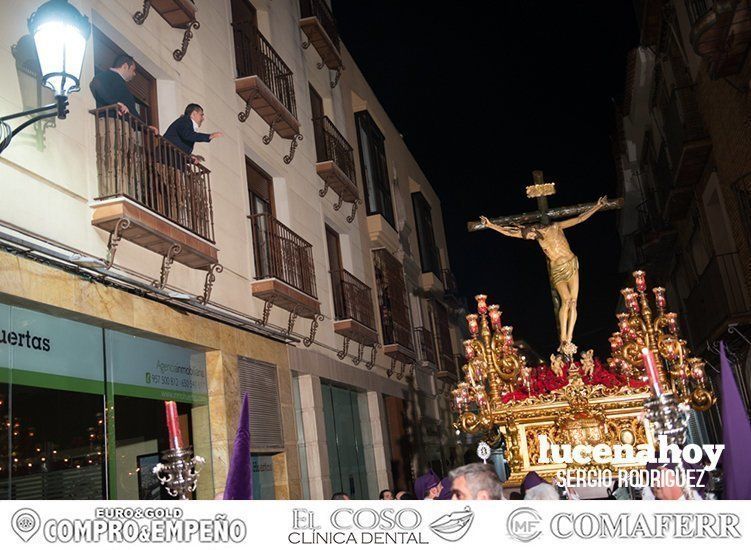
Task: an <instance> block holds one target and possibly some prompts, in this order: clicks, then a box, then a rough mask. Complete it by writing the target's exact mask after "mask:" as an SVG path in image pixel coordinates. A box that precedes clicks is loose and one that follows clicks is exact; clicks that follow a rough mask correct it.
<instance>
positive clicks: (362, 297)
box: [331, 269, 375, 330]
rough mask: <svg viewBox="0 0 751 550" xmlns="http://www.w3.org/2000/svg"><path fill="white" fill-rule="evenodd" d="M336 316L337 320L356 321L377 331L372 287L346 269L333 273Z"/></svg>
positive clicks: (332, 284) (332, 283)
mask: <svg viewBox="0 0 751 550" xmlns="http://www.w3.org/2000/svg"><path fill="white" fill-rule="evenodd" d="M331 286H332V287H333V290H334V314H335V315H336V319H337V320H341V319H354V320H355V321H357V322H358V323H360V324H362V325H365V326H366V327H368V328H369V329H372V330H375V313H374V311H373V296H372V294H371V292H370V287H369V286H368V285H366V284H365V283H363V282H362V281H361V280H360V279H358V278H357V277H355V276H354V275H352V274H351V273H349V272H348V271H346V270H344V269H339V270H336V271H332V272H331Z"/></svg>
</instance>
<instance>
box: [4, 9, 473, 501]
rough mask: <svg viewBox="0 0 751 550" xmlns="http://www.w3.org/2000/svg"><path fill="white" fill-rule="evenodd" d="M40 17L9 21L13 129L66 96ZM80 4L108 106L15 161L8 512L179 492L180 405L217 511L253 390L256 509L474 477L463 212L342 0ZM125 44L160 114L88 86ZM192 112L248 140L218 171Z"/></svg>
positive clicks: (18, 12) (7, 205)
mask: <svg viewBox="0 0 751 550" xmlns="http://www.w3.org/2000/svg"><path fill="white" fill-rule="evenodd" d="M40 3H41V1H39V2H37V1H30V0H28V1H27V0H25V1H24V2H22V3H21V4H20V6H17V7H16V9H14V10H12V11H11V10H10V9H8V8H3V10H2V11H3V17H2V18H1V19H0V29H1V30H2V33H0V35H2V37H3V39H2V47H1V48H0V51H2V52H4V53H2V54H1V55H0V64H2V69H3V70H4V72H5V74H6V75H10V76H12V77H8V78H6V79H4V80H3V83H2V84H0V112H3V113H5V112H14V111H17V110H19V108H22V107H23V108H29V107H36V106H39V105H42V104H45V103H48V102H49V100H50V98H49V97H46V94H47V92H46V90H43V89H42V88H41V87H40V86H39V82H38V78H39V74H38V67H37V66H36V62H35V52H34V48H33V43H32V42H31V41H30V40H29V37H28V36H25V33H26V18H27V17H28V16H29V15H30V14H31V12H32V11H33V10H35V9H36V8H37V7H38V5H39V4H40ZM74 3H75V4H76V7H77V8H78V9H79V10H80V11H81V12H82V13H84V14H85V15H87V16H88V17H89V19H90V20H91V22H92V25H93V33H92V38H91V39H90V40H89V43H88V47H87V53H86V58H85V62H84V69H83V77H82V79H83V82H82V84H83V85H82V91H81V92H80V93H78V94H75V95H74V96H72V98H71V106H70V114H69V116H68V118H67V119H66V120H63V121H57V122H56V124H54V125H53V126H50V125H44V124H38V125H35V126H32V127H30V128H29V129H27V130H26V131H25V132H24V133H22V134H21V135H19V136H18V137H16V138H15V140H14V141H13V144H12V145H11V146H10V147H9V148H8V149H6V150H5V151H4V152H3V156H2V157H0V180H1V181H2V182H3V200H2V203H0V245H1V247H2V250H0V336H1V338H0V417H2V418H3V419H7V421H5V422H3V426H2V427H1V428H0V430H2V432H1V433H0V493H1V494H2V498H18V499H25V498H113V499H114V498H119V499H122V498H128V499H135V498H143V499H148V498H163V497H164V496H165V495H164V494H163V493H162V492H161V491H160V490H159V487H158V485H156V483H155V480H154V479H153V478H152V477H151V476H149V475H148V472H150V471H151V467H153V464H154V463H155V461H156V460H158V452H159V451H161V450H164V449H165V448H166V446H167V437H166V429H165V428H164V427H163V405H162V401H164V400H165V399H174V400H176V401H178V412H179V413H180V422H181V425H182V431H183V434H184V437H185V439H186V443H188V444H192V445H193V446H194V447H195V449H196V451H197V453H198V454H201V455H203V456H204V457H205V458H206V459H207V467H206V469H205V470H204V472H203V473H202V476H201V481H200V483H199V491H198V497H199V498H213V496H214V494H215V493H218V492H220V491H221V490H222V489H223V486H224V482H225V478H226V474H227V466H228V460H229V456H230V454H231V448H230V447H231V445H232V440H233V437H234V430H235V427H236V426H237V422H238V415H239V412H240V404H241V399H242V395H243V394H244V393H248V394H249V396H250V405H251V406H250V409H251V410H250V421H251V449H252V455H253V470H254V494H255V497H256V498H316V499H321V498H329V497H330V495H331V493H333V492H336V491H344V492H347V493H350V494H351V495H352V496H353V497H355V498H376V497H377V494H378V491H379V490H380V489H383V488H386V487H392V488H404V489H409V488H411V486H412V480H413V479H414V477H415V476H416V475H419V474H420V473H421V472H422V470H424V469H426V468H428V467H432V468H433V469H434V470H436V471H437V472H443V473H446V472H447V471H448V469H450V468H451V467H453V466H455V465H456V464H458V463H460V462H461V457H462V456H463V450H462V449H461V448H459V446H458V444H457V440H456V436H455V434H454V431H453V429H452V427H451V422H452V419H451V412H450V410H449V400H448V387H449V385H450V384H452V383H453V382H454V381H455V380H456V376H457V369H458V365H459V361H458V360H457V354H458V353H459V350H460V349H461V347H460V341H461V339H462V334H461V329H460V328H459V327H460V326H461V325H460V324H458V323H457V322H456V317H457V315H458V314H459V313H461V310H462V301H461V299H460V298H459V297H458V296H457V290H456V283H455V281H454V279H453V276H452V274H451V270H450V263H449V257H448V252H447V248H446V238H445V234H444V228H443V227H444V226H443V219H442V216H441V204H440V201H439V199H438V197H437V195H436V193H435V191H434V190H433V189H432V187H431V186H430V183H429V182H428V180H427V179H426V177H425V175H424V174H423V173H422V171H421V170H420V168H419V166H418V164H417V162H416V160H415V159H414V158H413V157H412V156H411V154H410V153H409V150H408V149H407V147H406V145H405V144H404V142H403V141H402V139H401V137H400V135H399V132H398V130H397V129H396V128H395V126H394V125H393V123H392V122H391V121H390V119H389V118H388V115H387V114H386V113H385V111H384V110H383V108H382V107H381V106H380V104H379V103H378V100H377V98H376V96H375V95H374V93H373V91H372V90H371V89H370V87H369V86H368V84H367V82H366V80H365V77H364V76H363V75H362V74H361V73H360V71H359V70H358V68H357V65H356V63H355V61H354V60H353V59H352V58H351V57H350V55H349V53H348V52H347V50H346V48H345V46H344V45H343V44H342V43H341V42H340V40H339V38H338V32H337V28H336V23H335V20H334V18H333V15H332V13H331V10H330V6H329V5H328V3H326V2H324V1H323V0H300V1H297V0H276V1H274V2H272V1H271V0H252V1H249V0H221V1H220V0H196V1H195V2H187V1H185V0H172V1H168V2H160V3H159V4H156V3H154V5H152V6H151V9H150V10H149V11H147V12H142V11H140V9H141V7H142V3H140V2H133V1H131V0H115V1H113V0H107V1H106V2H105V1H103V0H80V1H77V2H74ZM196 21H197V22H198V23H200V25H197V24H195V23H194V22H196ZM123 52H125V53H128V54H130V55H132V56H133V57H134V58H135V60H136V62H137V73H136V77H135V78H134V79H133V80H132V81H131V82H130V83H129V88H130V89H131V91H132V93H133V94H134V96H135V97H136V102H137V108H138V113H137V114H138V118H135V117H123V116H122V115H119V114H117V113H116V110H115V109H113V108H103V109H99V110H97V109H95V102H94V99H93V97H92V95H91V93H90V91H89V90H88V86H87V85H88V82H89V81H90V80H91V78H93V76H94V75H95V74H96V73H97V72H98V71H106V70H109V67H110V65H111V62H112V60H113V59H114V58H115V57H116V56H117V55H118V54H119V53H123ZM342 68H344V70H342ZM191 102H195V103H198V104H200V105H201V106H202V107H203V108H204V110H205V114H206V121H205V122H204V125H203V128H202V131H207V132H213V131H222V132H223V133H224V137H222V138H220V139H217V140H215V141H214V142H213V143H211V144H210V145H209V144H199V145H198V146H197V147H196V150H195V154H197V155H200V156H201V157H202V159H199V161H200V162H193V161H192V159H189V158H188V157H187V156H185V155H184V154H183V153H182V152H180V151H179V150H177V149H176V148H174V147H173V146H172V145H170V144H169V143H168V142H166V141H165V140H164V139H163V138H161V137H160V136H155V135H154V134H153V133H152V132H151V131H150V130H149V128H148V126H155V127H157V128H159V130H160V131H161V132H164V131H165V130H166V128H167V126H168V125H169V124H170V123H171V122H172V121H173V120H175V119H176V118H177V117H178V116H179V115H181V114H182V112H183V109H184V108H185V106H186V105H187V104H188V103H191ZM5 430H8V431H7V432H6V431H5Z"/></svg>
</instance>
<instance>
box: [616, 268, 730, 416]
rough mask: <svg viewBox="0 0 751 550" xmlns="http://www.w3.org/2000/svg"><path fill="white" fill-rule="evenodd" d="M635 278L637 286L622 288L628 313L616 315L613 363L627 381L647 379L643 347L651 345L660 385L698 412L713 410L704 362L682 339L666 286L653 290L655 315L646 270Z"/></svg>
mask: <svg viewBox="0 0 751 550" xmlns="http://www.w3.org/2000/svg"><path fill="white" fill-rule="evenodd" d="M633 277H634V282H635V288H631V287H628V288H624V289H623V290H621V294H622V295H623V299H624V301H625V303H626V312H624V313H619V314H618V315H617V316H616V317H617V319H618V332H614V333H613V335H612V336H611V337H610V349H611V355H612V356H611V357H610V358H609V359H608V364H609V366H610V367H611V368H612V369H613V370H619V371H620V372H621V374H623V375H624V376H625V377H626V379H627V380H630V379H631V378H637V377H638V378H641V379H646V374H647V373H646V372H645V371H644V363H643V354H642V350H643V349H644V348H647V349H648V350H649V351H651V352H652V354H653V355H654V356H655V358H656V366H657V376H658V378H659V384H660V385H661V386H662V387H663V388H669V391H668V393H672V394H673V395H674V396H675V399H676V400H677V401H678V402H681V403H687V404H689V405H690V406H691V407H692V408H694V409H695V410H697V411H705V410H707V409H709V408H710V407H711V406H712V405H713V404H714V403H715V400H716V399H715V396H714V394H713V393H712V392H711V391H710V390H709V389H707V383H706V374H705V371H704V361H703V360H702V359H700V358H697V357H691V351H690V350H689V348H688V346H687V344H686V341H685V340H683V339H681V338H680V335H679V332H678V315H677V314H676V313H672V312H668V311H667V310H666V309H667V300H666V298H665V289H664V288H661V287H657V288H653V289H652V293H653V294H654V303H655V309H656V315H655V314H653V312H652V308H651V307H650V304H649V299H648V295H647V282H646V275H645V273H644V272H643V271H635V272H634V273H633Z"/></svg>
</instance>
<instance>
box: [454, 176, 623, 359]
mask: <svg viewBox="0 0 751 550" xmlns="http://www.w3.org/2000/svg"><path fill="white" fill-rule="evenodd" d="M532 178H533V182H534V183H533V184H532V185H529V186H527V197H528V198H534V199H537V210H536V211H534V212H526V213H524V214H515V215H512V216H503V217H499V218H493V219H488V218H486V217H485V216H480V221H472V222H469V223H468V224H467V229H468V230H469V231H479V230H481V229H485V228H490V229H493V230H495V231H497V232H499V233H501V234H502V235H506V236H507V237H514V238H517V239H528V240H535V241H537V243H538V244H539V245H540V248H542V251H543V253H544V254H545V257H546V258H547V264H548V276H549V278H550V286H551V290H552V294H553V307H554V309H555V314H556V321H557V324H558V335H559V341H560V346H559V348H558V349H559V351H561V352H562V353H563V354H564V355H565V356H567V357H569V358H571V357H573V355H574V354H575V353H576V346H575V345H574V344H573V342H572V339H573V335H574V325H576V305H577V301H578V299H579V259H578V258H577V257H576V256H575V255H574V253H573V252H572V251H571V247H570V246H569V244H568V240H567V239H566V236H565V235H564V233H563V230H564V229H568V228H569V227H573V226H574V225H577V224H579V223H581V222H583V221H586V220H587V219H589V217H590V216H592V215H593V214H594V213H595V212H597V211H599V210H614V209H617V208H620V207H621V206H623V199H615V200H609V199H608V198H607V197H601V198H600V199H599V200H598V201H597V202H596V203H587V204H577V205H574V206H562V207H559V208H553V209H549V208H548V197H549V196H551V195H554V194H555V183H545V180H544V178H543V175H542V171H540V170H535V171H534V172H532ZM557 220H560V221H557Z"/></svg>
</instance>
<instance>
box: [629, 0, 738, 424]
mask: <svg viewBox="0 0 751 550" xmlns="http://www.w3.org/2000/svg"><path fill="white" fill-rule="evenodd" d="M635 6H636V13H637V18H638V20H639V21H640V24H641V41H640V42H641V43H640V46H639V47H638V48H636V49H635V50H633V51H631V52H630V53H629V56H628V63H627V77H626V87H625V91H624V99H623V102H622V104H621V105H620V106H619V109H618V114H617V117H616V118H617V121H616V122H617V135H616V139H615V140H614V145H615V148H614V150H615V157H616V165H617V170H618V176H619V178H620V190H621V193H622V195H623V196H624V198H625V201H626V203H625V206H624V208H623V210H622V211H621V214H620V218H619V231H620V234H621V237H622V243H623V252H622V258H621V268H622V269H623V270H624V271H631V270H632V269H634V268H637V267H639V268H644V269H645V270H646V271H647V274H648V276H649V278H650V280H651V282H652V283H653V284H655V285H661V286H665V287H666V288H667V290H668V297H669V305H670V306H671V308H672V309H674V310H677V311H678V313H679V314H680V318H681V319H683V322H684V326H683V327H682V328H683V332H684V335H685V336H686V337H687V340H688V341H689V343H690V345H691V347H692V349H693V350H694V351H695V352H696V353H697V354H700V355H703V356H704V358H705V359H707V360H708V362H709V363H710V365H712V366H714V368H712V367H710V368H709V369H708V370H709V372H710V373H711V374H713V376H712V378H713V380H714V382H715V384H716V383H717V381H718V379H717V375H718V374H719V360H718V356H717V343H718V341H719V340H724V341H725V342H726V344H727V345H728V346H729V349H730V350H731V351H732V354H733V356H734V359H735V363H736V375H737V378H738V381H739V386H740V387H741V392H742V394H743V397H744V399H745V401H746V406H747V408H748V407H749V391H750V390H751V354H750V353H749V348H750V347H751V346H749V343H750V342H749V339H750V338H751V327H749V321H750V320H751V148H749V147H748V146H746V144H747V143H749V139H751V124H749V121H751V107H750V106H749V102H748V96H749V90H750V88H749V85H750V83H751V80H750V79H751V61H749V58H748V49H749V44H751V7H750V6H749V2H747V1H737V0H735V1H731V2H714V1H711V0H670V1H667V0H642V1H639V2H636V3H635ZM711 411H712V413H711V414H712V415H713V416H711V415H710V413H707V415H705V419H706V420H707V421H708V422H707V424H708V426H707V427H708V428H709V431H710V432H711V434H712V436H713V437H718V436H719V434H720V433H721V431H720V425H719V420H718V418H716V414H717V413H716V411H715V410H714V408H713V409H712V410H711ZM698 428H699V429H701V427H698Z"/></svg>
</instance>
